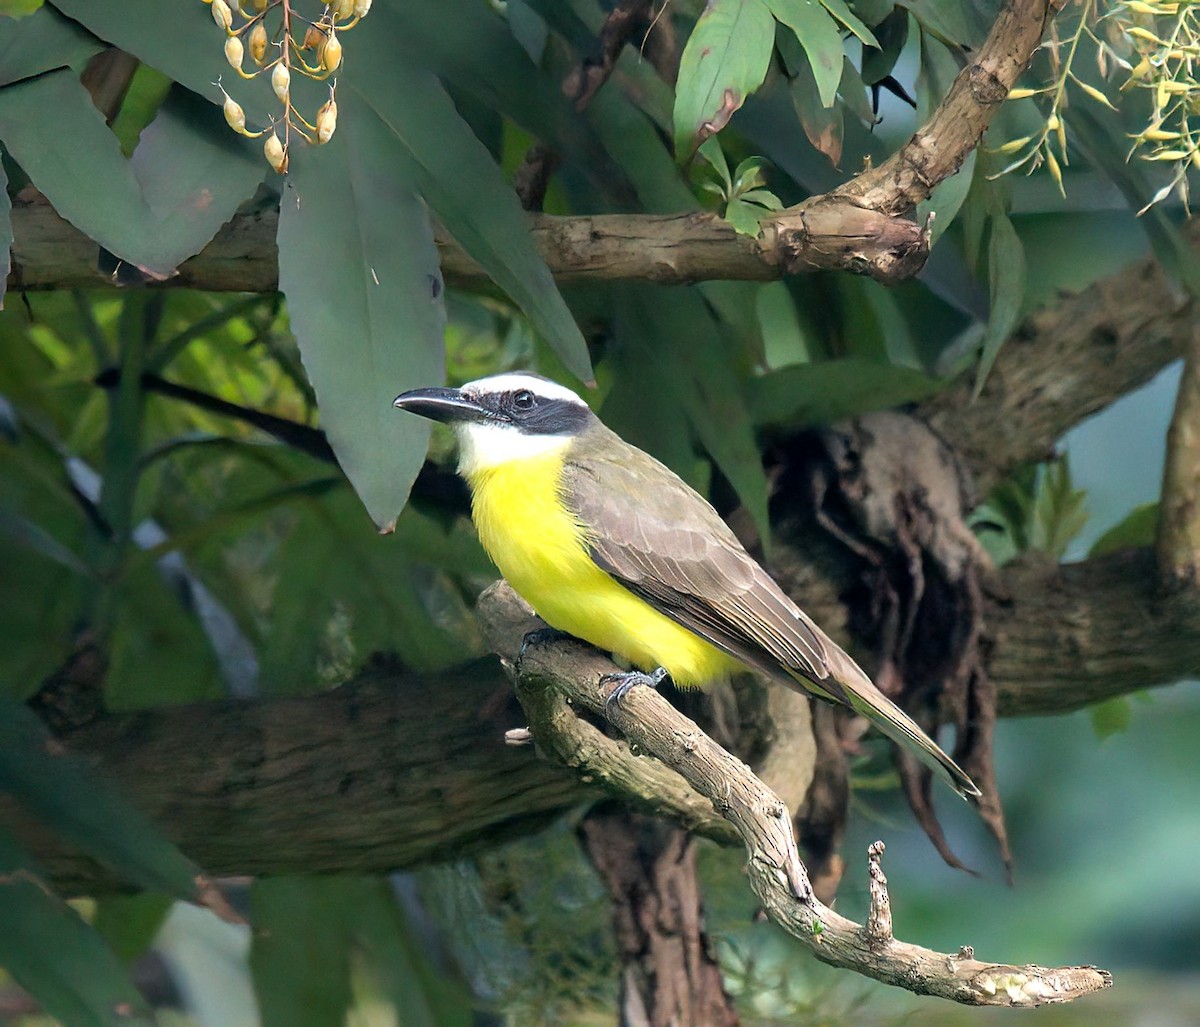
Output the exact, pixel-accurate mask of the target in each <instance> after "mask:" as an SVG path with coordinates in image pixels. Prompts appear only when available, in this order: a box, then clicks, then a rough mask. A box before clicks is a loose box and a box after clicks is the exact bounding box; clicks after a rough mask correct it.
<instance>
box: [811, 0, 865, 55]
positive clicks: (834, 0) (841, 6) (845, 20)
mask: <svg viewBox="0 0 1200 1027" xmlns="http://www.w3.org/2000/svg"><path fill="white" fill-rule="evenodd" d="M821 6H822V7H824V8H825V10H827V11H828V12H829V13H830V14H832V15H833V16H834V17H835V18H836V19H837V20H838V21H840V22H841V23H842V24H843V25H845V26H846V28H848V29H849V30H850V31H851V32H852V33H853V34H854V35H855V36H856V37H858V39H859V40H860V41H861V42H862V43H863V45H864V46H870V47H874V48H876V49H878V48H879V42H878V40H876V38H875V36H874V34H873V33H872V32H871V30H870V29H869V28H867V26H866V25H864V24H863V22H862V19H861V18H860V17H859V16H858V15H857V14H855V13H854V12H853V11H852V10H850V8H849V7H847V6H846V0H821Z"/></svg>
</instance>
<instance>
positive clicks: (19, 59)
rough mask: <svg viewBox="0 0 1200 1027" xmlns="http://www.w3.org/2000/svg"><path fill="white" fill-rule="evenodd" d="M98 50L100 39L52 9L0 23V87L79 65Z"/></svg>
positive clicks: (43, 8) (41, 9)
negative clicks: (43, 73) (54, 70)
mask: <svg viewBox="0 0 1200 1027" xmlns="http://www.w3.org/2000/svg"><path fill="white" fill-rule="evenodd" d="M100 49H101V43H100V40H98V39H97V38H96V37H95V36H93V35H92V34H91V33H90V32H85V31H84V30H83V29H81V28H80V27H79V26H78V25H76V24H75V23H74V22H73V21H68V20H67V19H66V18H64V17H63V16H62V15H61V14H59V13H58V11H56V10H55V9H54V8H53V7H48V6H47V7H40V8H39V9H38V10H37V11H36V12H35V13H34V14H33V15H32V16H30V17H28V18H22V19H21V20H20V21H3V22H0V86H6V85H8V84H9V83H10V82H17V81H19V80H20V79H23V78H31V77H32V76H34V75H40V74H41V73H42V72H44V71H50V70H52V69H54V68H65V67H67V66H68V65H73V64H79V63H80V62H81V61H85V60H87V58H89V57H91V56H92V54H95V53H98V52H99V51H100Z"/></svg>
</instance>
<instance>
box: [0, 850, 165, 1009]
mask: <svg viewBox="0 0 1200 1027" xmlns="http://www.w3.org/2000/svg"><path fill="white" fill-rule="evenodd" d="M0 923H2V924H3V925H4V930H2V931H0V966H3V967H4V969H5V970H7V971H8V972H9V973H10V974H12V977H13V979H14V980H15V981H16V982H17V983H18V984H19V985H21V987H23V988H25V989H26V990H27V991H28V992H29V993H30V994H31V995H33V997H34V998H36V999H37V1000H38V1002H39V1003H40V1004H41V1006H42V1008H43V1009H44V1010H45V1012H46V1013H47V1014H48V1015H49V1016H51V1017H53V1018H54V1019H55V1020H57V1021H58V1022H60V1023H64V1024H70V1025H71V1027H132V1025H136V1024H147V1025H150V1024H153V1023H154V1017H153V1016H152V1015H151V1013H150V1010H149V1009H147V1008H146V1004H145V1002H144V1001H143V999H142V996H141V995H140V994H139V993H138V990H137V988H135V987H134V986H133V982H132V981H130V979H129V977H128V975H127V974H126V972H125V968H124V967H123V966H121V964H120V962H119V961H118V959H117V957H116V956H115V955H113V952H112V950H111V949H110V948H109V947H108V946H107V945H106V944H105V943H104V939H103V938H101V936H100V935H99V934H97V933H96V932H95V931H94V930H92V928H90V927H89V926H88V925H87V924H86V923H84V922H83V920H81V919H80V918H79V914H78V913H76V912H75V910H73V909H72V908H71V907H70V906H68V905H67V904H66V903H65V902H63V901H62V899H60V898H58V896H56V895H55V894H54V893H53V892H52V891H51V890H50V888H49V886H48V885H47V883H46V876H45V874H44V873H43V872H42V870H41V868H40V867H38V866H37V864H36V863H34V861H33V860H32V859H31V858H30V857H29V856H28V855H26V853H25V852H24V851H23V850H22V849H21V847H20V846H19V845H18V844H17V842H16V841H15V840H14V839H13V838H12V837H11V836H10V835H9V834H8V833H7V832H5V831H4V830H3V828H0Z"/></svg>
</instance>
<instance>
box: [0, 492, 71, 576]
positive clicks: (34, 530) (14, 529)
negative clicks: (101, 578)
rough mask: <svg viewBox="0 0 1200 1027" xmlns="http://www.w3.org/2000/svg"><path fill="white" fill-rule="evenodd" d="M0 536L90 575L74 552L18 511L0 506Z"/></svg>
mask: <svg viewBox="0 0 1200 1027" xmlns="http://www.w3.org/2000/svg"><path fill="white" fill-rule="evenodd" d="M0 537H7V539H8V541H9V542H15V543H16V544H17V545H19V546H23V547H24V548H26V549H29V550H31V551H33V552H35V553H40V554H41V555H42V556H44V557H45V558H46V559H48V560H52V561H54V562H55V563H56V564H58V565H59V566H60V567H65V568H66V569H67V570H69V571H72V572H74V573H75V574H79V575H81V576H82V577H85V578H86V577H91V576H92V571H91V568H89V567H88V566H87V564H85V563H84V562H83V561H82V560H80V559H79V557H78V556H76V555H75V553H74V552H72V551H71V549H69V548H68V547H67V546H64V545H63V544H62V543H61V542H60V541H59V540H58V539H56V538H55V537H54V536H53V535H52V534H50V532H48V531H47V530H46V529H45V528H43V527H42V526H41V525H40V524H38V523H37V522H36V521H31V520H30V519H29V518H28V517H25V516H23V515H21V514H19V513H15V512H13V511H11V510H5V509H3V508H0Z"/></svg>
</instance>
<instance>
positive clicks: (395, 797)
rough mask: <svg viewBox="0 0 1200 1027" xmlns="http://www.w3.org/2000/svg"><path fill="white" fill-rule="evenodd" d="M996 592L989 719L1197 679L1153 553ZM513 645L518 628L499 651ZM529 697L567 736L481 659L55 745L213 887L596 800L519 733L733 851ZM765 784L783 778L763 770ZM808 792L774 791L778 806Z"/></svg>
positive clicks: (558, 704)
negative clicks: (208, 876)
mask: <svg viewBox="0 0 1200 1027" xmlns="http://www.w3.org/2000/svg"><path fill="white" fill-rule="evenodd" d="M775 549H776V550H777V552H778V553H779V556H778V558H777V560H776V561H775V562H774V564H773V567H774V569H775V570H776V571H777V572H778V573H779V574H780V578H781V581H782V582H783V583H784V584H785V586H786V587H789V588H791V589H798V590H799V591H796V594H797V595H798V596H801V597H802V598H803V601H804V605H805V607H806V609H808V611H809V612H810V613H811V614H812V615H813V616H815V617H816V619H817V620H818V621H820V622H821V623H822V624H823V625H824V626H825V627H827V628H828V629H829V630H830V632H831V633H832V634H834V635H835V636H837V637H840V638H841V639H842V640H845V637H846V634H845V628H844V621H845V609H844V607H843V606H842V605H841V603H840V602H839V601H838V598H837V593H836V586H835V584H834V583H833V581H832V580H831V579H830V578H828V577H825V578H822V577H820V576H819V575H818V573H817V572H815V571H813V570H812V567H811V561H810V560H808V559H807V557H805V558H801V556H800V554H796V555H795V556H794V557H793V558H791V559H789V558H787V557H786V555H784V554H785V553H786V551H787V546H785V545H783V544H779V545H777V546H776V547H775ZM804 568H807V570H804ZM994 591H995V593H996V594H997V595H999V596H1005V597H1007V598H995V597H993V598H992V599H991V600H990V601H989V604H988V610H987V615H986V616H987V623H988V625H989V633H990V635H991V636H992V637H991V645H990V647H989V648H990V656H989V663H988V670H989V674H990V675H991V676H992V678H993V680H994V681H995V683H996V686H997V690H998V692H999V707H1000V712H1001V713H1002V714H1004V715H1007V716H1019V715H1024V714H1031V713H1060V712H1065V711H1068V710H1072V709H1078V708H1080V707H1082V706H1085V705H1088V704H1089V703H1093V702H1097V701H1099V700H1100V699H1103V698H1106V697H1108V696H1112V695H1119V694H1122V693H1127V692H1130V691H1132V690H1135V689H1139V688H1147V687H1152V686H1155V685H1165V684H1171V683H1173V682H1175V681H1177V680H1179V679H1180V678H1181V677H1184V676H1186V675H1188V674H1194V673H1195V671H1196V669H1197V667H1200V608H1198V607H1197V603H1196V601H1195V600H1194V599H1193V598H1191V594H1190V593H1188V592H1179V593H1175V594H1173V595H1170V596H1161V595H1160V594H1159V590H1158V578H1157V572H1156V568H1155V561H1154V554H1153V553H1151V552H1150V551H1148V550H1141V551H1135V552H1129V553H1117V554H1114V555H1112V556H1107V557H1103V558H1100V559H1095V560H1089V561H1086V562H1084V563H1081V564H1075V565H1072V566H1067V567H1056V566H1054V565H1053V564H1051V563H1049V562H1044V563H1043V562H1038V561H1029V562H1025V563H1022V564H1019V565H1016V566H1013V567H1009V568H1006V569H1005V571H1004V573H1003V575H1001V576H1000V578H999V580H998V582H997V584H996V587H995V589H994ZM1130 611H1136V612H1137V615H1136V616H1131V614H1130ZM520 635H521V633H520V631H516V630H514V631H513V632H512V633H511V637H510V639H509V642H508V643H507V644H508V645H511V644H512V639H514V638H515V639H516V640H517V641H518V642H519V640H520ZM538 695H539V696H540V698H536V700H535V702H537V703H540V704H542V705H544V707H545V708H546V709H547V710H549V711H550V714H551V715H552V717H553V718H557V722H558V724H559V725H568V726H569V727H563V726H555V724H554V723H553V722H548V726H546V725H543V723H542V720H541V719H540V718H541V717H542V713H541V712H539V709H538V707H536V706H534V705H531V703H530V698H529V696H528V695H525V696H524V697H523V698H524V699H525V701H526V709H527V710H528V711H529V712H528V716H527V715H526V713H522V712H521V710H520V709H518V708H517V706H516V703H515V701H514V699H513V697H512V693H511V689H510V687H509V684H508V682H507V681H506V680H505V677H504V675H503V673H502V672H501V670H500V667H499V665H498V664H497V663H496V662H494V661H491V660H484V661H479V662H477V663H475V664H471V665H469V666H467V667H465V668H461V669H459V670H457V671H453V672H444V673H439V674H423V675H416V674H412V673H407V672H402V671H399V670H395V669H389V668H386V667H378V668H374V669H371V670H369V671H367V672H366V673H365V674H364V675H362V676H361V677H360V678H359V679H357V680H356V681H355V682H353V683H351V684H348V685H344V686H342V687H341V688H338V689H335V690H333V691H330V692H324V693H321V694H318V695H311V696H306V697H303V698H283V699H266V700H261V701H255V702H228V703H205V704H201V705H194V706H179V707H162V708H158V709H150V710H141V711H138V712H135V713H111V714H106V715H104V716H102V717H101V718H100V719H99V720H97V721H96V722H95V723H93V724H91V725H89V726H88V727H86V728H83V729H80V730H78V731H76V732H74V733H73V734H71V735H70V736H69V737H67V739H66V742H67V744H68V746H69V747H70V748H71V749H72V750H73V751H75V752H78V753H80V754H82V755H84V756H86V757H87V758H89V759H90V760H92V761H93V762H94V763H95V765H96V767H97V771H98V772H100V773H103V774H105V775H106V776H108V777H110V778H112V779H113V780H114V781H115V782H116V784H117V785H118V786H119V787H121V789H122V791H123V792H124V794H126V795H128V796H129V797H130V799H131V800H132V801H134V802H135V803H136V804H137V805H138V806H139V807H140V808H141V809H142V810H144V811H145V812H146V813H147V814H148V815H149V816H150V817H151V818H152V819H153V820H154V821H155V822H156V823H158V824H159V825H160V826H161V827H162V828H163V830H164V831H165V832H166V833H167V835H168V836H169V837H171V838H172V839H173V840H174V841H176V842H178V843H179V844H180V845H181V846H182V847H183V849H184V850H185V851H186V852H187V853H188V854H189V855H191V856H192V857H193V858H195V859H196V860H197V861H198V862H199V863H200V864H201V865H202V866H204V867H205V868H206V869H208V870H209V871H210V872H211V873H212V874H213V875H215V876H227V875H233V874H263V873H300V872H310V873H311V872H322V871H352V872H360V873H369V872H376V871H385V870H392V869H397V868H403V867H412V866H418V865H421V864H426V863H431V862H437V861H439V860H442V859H446V858H448V857H449V856H450V855H452V854H461V853H463V852H469V851H470V850H471V849H472V848H475V847H483V846H487V845H489V844H492V843H494V842H496V841H497V840H500V839H503V838H505V837H512V836H515V835H519V834H523V833H528V832H529V831H531V830H535V829H536V828H537V827H538V826H540V825H541V824H544V823H546V822H548V821H549V820H550V819H551V818H553V817H554V816H556V815H557V814H559V813H561V812H562V811H563V810H565V809H567V808H569V807H571V806H573V805H576V804H578V803H579V802H581V801H586V800H587V799H588V798H589V797H592V796H595V795H598V794H601V793H600V791H599V790H598V789H589V788H588V787H587V786H585V785H584V784H582V783H580V782H579V780H578V779H577V778H576V777H575V776H574V775H572V774H571V773H569V772H567V771H562V770H556V769H555V768H553V767H551V766H549V765H547V764H545V763H543V762H540V761H538V760H535V759H534V758H533V754H532V752H531V750H530V749H529V748H528V747H512V746H506V745H505V744H504V735H505V732H506V731H507V730H509V729H512V728H516V727H520V726H522V725H524V724H526V723H531V722H532V723H533V725H534V727H535V730H537V731H538V740H539V744H540V745H542V746H544V747H552V748H549V749H548V752H549V753H550V754H552V755H553V756H554V758H555V759H556V760H562V761H563V762H565V763H567V765H568V766H571V767H573V768H575V769H576V770H577V771H580V772H584V771H583V770H582V768H584V767H585V766H588V765H591V767H592V768H593V769H592V770H590V771H586V773H588V774H590V776H591V777H592V783H593V784H594V785H600V786H603V787H604V789H605V791H608V790H610V789H611V790H612V791H615V792H618V793H620V794H622V795H626V796H629V795H633V796H636V795H638V794H641V795H642V799H643V801H642V803H641V806H642V808H643V809H645V810H647V811H648V812H655V813H658V814H659V815H665V816H669V817H671V818H672V819H674V820H676V821H678V822H680V823H681V824H683V825H685V826H686V827H688V828H689V829H690V830H693V831H696V832H698V833H701V834H705V835H707V836H709V837H712V838H714V839H716V840H718V841H722V842H726V843H727V842H729V841H730V840H731V833H730V832H731V829H730V827H729V825H728V823H726V822H725V821H724V820H723V819H722V818H720V817H717V816H716V815H714V813H713V811H712V810H711V808H710V807H709V806H708V805H707V804H706V802H705V801H704V800H702V799H700V798H698V797H697V796H696V794H695V793H694V791H693V790H692V789H690V788H689V787H688V786H687V785H686V783H685V782H684V781H683V779H682V778H681V777H680V776H679V775H678V774H677V773H676V772H675V771H674V770H671V769H670V768H668V767H665V766H661V765H659V764H657V763H654V762H653V761H646V760H644V759H642V758H641V757H640V756H636V755H634V754H632V753H630V752H629V750H628V748H626V747H625V746H623V745H621V744H619V743H617V742H614V741H613V740H612V739H609V738H607V737H605V735H604V734H603V733H602V732H601V731H599V730H597V729H596V728H595V727H594V726H592V725H590V724H587V723H586V722H585V721H581V720H580V719H579V718H577V717H576V716H575V714H574V713H573V712H572V711H571V710H570V708H569V707H568V706H567V704H566V700H565V698H563V697H562V696H560V695H558V694H557V693H553V692H551V693H549V694H547V690H540V691H539V693H538ZM789 695H790V693H789ZM772 716H773V717H775V718H776V722H777V723H778V714H777V713H776V712H775V711H772ZM572 732H573V733H574V734H572ZM785 755H786V753H782V754H780V762H784V760H783V759H782V757H783V756H785ZM761 772H762V773H763V774H764V775H768V774H769V775H771V777H770V779H771V780H772V781H780V780H784V777H783V776H781V775H780V774H779V768H777V767H776V768H772V767H770V766H764V767H763V768H762V771H761ZM785 783H786V782H785ZM806 784H807V782H806V781H800V782H797V783H796V784H795V786H794V787H792V786H791V785H789V786H788V787H789V796H788V797H789V803H790V804H791V805H793V806H795V805H797V804H798V802H799V799H800V797H802V796H803V794H804V790H805V787H806ZM0 819H2V820H3V822H4V823H6V824H13V825H15V826H16V827H17V829H18V830H19V831H20V833H21V836H22V838H23V839H24V840H25V841H27V842H28V843H29V844H30V845H31V846H32V847H33V849H34V850H35V852H36V854H37V855H38V857H39V858H40V859H41V860H42V861H43V862H44V864H45V865H46V866H47V869H48V872H49V874H50V876H51V877H52V878H53V879H54V880H55V881H56V883H57V884H59V885H62V886H63V887H65V888H67V889H70V890H75V891H77V892H97V891H101V892H102V891H107V890H111V889H112V888H113V887H114V886H115V885H116V883H117V882H115V880H114V879H113V878H112V876H111V875H110V874H109V873H108V872H106V871H104V870H103V869H102V868H100V867H98V866H96V865H95V864H94V863H92V862H91V861H89V860H87V859H85V858H84V857H82V856H80V855H79V854H78V853H76V852H74V851H73V850H69V849H67V848H65V847H64V845H63V843H62V841H61V840H60V839H58V838H57V837H54V836H51V835H50V834H48V833H47V832H45V831H40V830H38V829H37V828H36V827H35V826H34V825H32V824H31V823H30V822H29V820H28V818H23V817H22V816H21V814H20V813H19V811H17V810H15V809H13V808H12V806H11V805H9V804H5V803H3V802H0Z"/></svg>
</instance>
